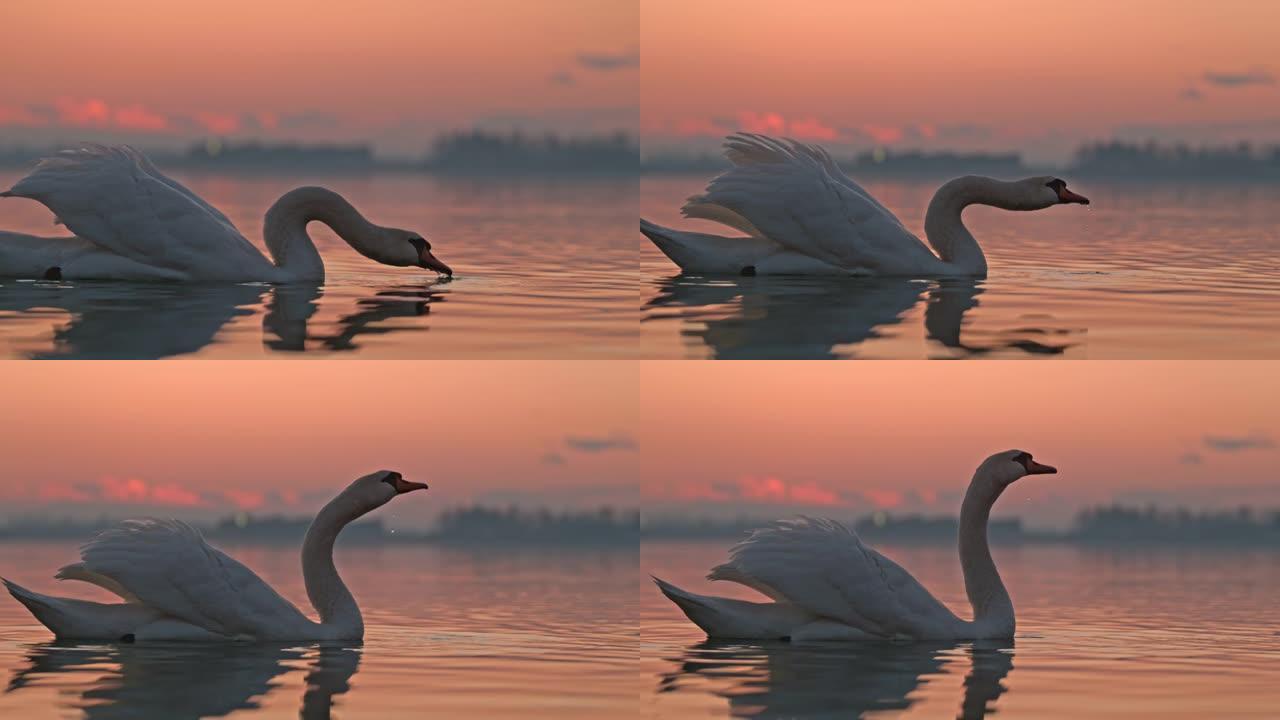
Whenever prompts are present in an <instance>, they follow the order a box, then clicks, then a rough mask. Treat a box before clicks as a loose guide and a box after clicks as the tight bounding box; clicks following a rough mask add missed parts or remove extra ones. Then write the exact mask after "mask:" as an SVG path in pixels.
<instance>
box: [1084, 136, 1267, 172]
mask: <svg viewBox="0 0 1280 720" xmlns="http://www.w3.org/2000/svg"><path fill="white" fill-rule="evenodd" d="M1070 169H1071V171H1072V172H1073V173H1079V174H1080V175H1094V176H1105V177H1137V178H1162V177H1178V178H1187V177H1190V178H1196V179H1205V180H1280V146H1277V147H1273V148H1267V149H1263V150H1258V149H1255V148H1254V147H1253V146H1252V145H1250V144H1249V143H1239V144H1237V145H1232V146H1228V147H1201V148H1193V147H1191V146H1189V145H1186V144H1182V143H1179V144H1176V145H1159V144H1157V143H1155V142H1147V143H1142V144H1138V143H1126V142H1117V141H1111V142H1100V143H1093V144H1091V145H1086V146H1084V147H1082V148H1080V149H1079V150H1077V151H1076V154H1075V159H1074V161H1073V162H1072V164H1071V168H1070Z"/></svg>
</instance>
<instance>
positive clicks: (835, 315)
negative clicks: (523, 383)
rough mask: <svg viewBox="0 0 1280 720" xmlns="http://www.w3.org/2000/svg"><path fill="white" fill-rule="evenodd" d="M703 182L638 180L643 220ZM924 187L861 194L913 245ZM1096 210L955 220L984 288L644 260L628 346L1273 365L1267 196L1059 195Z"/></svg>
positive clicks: (1274, 240)
mask: <svg viewBox="0 0 1280 720" xmlns="http://www.w3.org/2000/svg"><path fill="white" fill-rule="evenodd" d="M706 179H707V178H703V177H694V176H681V177H663V176H658V177H646V178H644V179H643V180H642V181H641V183H640V187H641V190H640V192H641V202H640V207H641V214H642V215H643V216H644V217H646V218H648V219H649V220H652V221H654V222H657V223H659V224H664V225H669V226H672V227H677V228H695V227H700V228H702V229H703V231H708V232H722V233H723V234H732V231H728V232H724V231H722V230H718V229H716V227H715V226H714V225H713V224H711V223H694V222H692V221H687V220H682V219H681V218H680V216H679V206H680V205H681V204H682V203H683V202H684V199H685V198H686V197H688V196H689V195H692V194H695V193H697V192H700V191H701V190H702V188H703V187H704V185H705V181H706ZM936 186H937V183H934V182H929V183H919V182H883V181H880V182H868V183H865V187H866V188H867V190H868V191H869V192H871V193H872V194H873V195H875V197H877V198H878V199H879V200H880V201H881V202H883V203H884V204H885V205H886V206H887V207H888V208H889V209H890V210H892V211H893V212H894V213H895V214H897V215H898V217H899V218H901V219H902V221H903V222H904V223H905V224H906V226H907V227H908V228H910V229H911V230H912V232H915V233H916V234H917V235H919V236H920V237H922V238H923V237H924V230H923V226H924V211H925V208H926V207H927V206H928V203H929V200H930V198H931V197H932V196H933V193H934V191H935V190H936ZM1072 188H1073V189H1074V190H1077V191H1079V192H1081V193H1083V194H1085V195H1087V196H1088V197H1089V198H1090V199H1091V200H1092V201H1093V204H1092V205H1090V206H1089V207H1088V208H1083V207H1080V206H1071V207H1056V208H1050V209H1048V210H1045V211H1041V212H1035V213H1009V212H1004V211H1001V210H996V209H994V208H985V207H974V208H971V209H969V210H968V211H967V212H966V213H965V222H966V224H967V225H968V227H969V228H970V229H971V230H972V231H973V234H974V236H975V237H977V238H978V240H979V242H980V243H981V244H982V246H983V249H984V250H985V251H986V254H987V261H988V264H989V266H990V276H989V277H988V278H987V280H986V281H984V282H978V283H972V282H948V283H942V284H940V283H938V282H933V281H929V282H925V281H920V282H908V281H869V280H858V279H840V278H834V279H833V278H780V277H753V278H724V277H715V278H710V277H697V276H683V275H679V274H678V270H677V268H676V267H675V265H673V264H672V263H671V262H670V261H669V260H668V259H667V258H666V257H665V256H663V255H662V254H661V253H660V252H658V250H657V249H656V248H654V247H653V246H652V244H647V247H646V248H645V249H644V251H643V252H642V260H641V265H642V268H643V271H644V276H645V278H646V284H645V288H644V291H643V294H644V297H643V300H644V304H645V309H644V324H643V328H644V329H643V331H642V342H643V344H644V346H645V348H646V349H648V350H649V351H651V352H652V353H653V354H655V355H658V356H663V357H686V358H1032V357H1034V358H1055V357H1056V358H1146V359H1157V358H1200V359H1208V358H1275V357H1280V313H1277V312H1276V311H1275V310H1276V308H1277V307H1280V202H1277V201H1276V193H1277V190H1280V188H1277V186H1274V185H1221V184H1219V185H1209V184H1190V185H1187V184H1182V185H1172V184H1170V185H1164V184H1151V183H1147V184H1142V183H1107V184H1102V183H1087V182H1073V183H1072Z"/></svg>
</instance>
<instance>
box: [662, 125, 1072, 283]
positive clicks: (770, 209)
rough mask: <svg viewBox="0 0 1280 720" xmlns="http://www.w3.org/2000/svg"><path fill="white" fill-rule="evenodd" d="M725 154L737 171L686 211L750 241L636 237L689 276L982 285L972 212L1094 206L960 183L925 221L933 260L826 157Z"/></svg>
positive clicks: (1055, 183)
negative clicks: (976, 281) (968, 211)
mask: <svg viewBox="0 0 1280 720" xmlns="http://www.w3.org/2000/svg"><path fill="white" fill-rule="evenodd" d="M725 148H726V152H725V154H726V155H727V156H728V158H729V160H730V161H731V162H732V163H733V166H734V167H733V168H732V169H730V170H728V171H727V172H725V173H723V174H721V175H720V176H718V177H716V178H715V179H713V180H712V181H711V182H710V184H708V185H707V190H706V192H705V193H704V194H702V195H695V196H694V197H691V198H689V200H688V202H686V203H685V205H684V207H683V208H682V211H683V213H684V216H685V217H690V218H701V219H705V220H714V221H716V222H719V223H723V224H725V225H728V226H729V227H731V228H734V229H735V230H739V231H741V232H744V233H746V234H747V237H738V238H728V237H721V236H718V235H707V234H704V233H693V232H682V231H679V230H672V229H670V228H664V227H661V226H659V225H655V224H653V223H651V222H648V221H646V220H643V219H641V220H640V232H642V233H644V234H645V235H646V236H648V238H649V239H650V240H652V241H653V243H654V244H655V245H657V246H658V249H659V250H661V251H662V252H663V253H664V254H666V256H667V257H669V258H671V261H672V262H674V263H675V264H676V265H679V266H680V269H681V270H683V271H685V272H691V273H708V274H735V275H736V274H745V275H878V276H905V277H921V278H922V277H986V274H987V260H986V257H985V256H984V255H983V254H982V248H981V247H979V246H978V241H977V240H975V239H974V238H973V235H972V234H970V233H969V231H968V230H967V229H966V228H965V226H964V223H962V222H961V220H960V214H961V213H962V212H963V211H964V209H965V208H966V207H968V206H969V205H992V206H995V207H998V208H1003V209H1005V210H1040V209H1043V208H1047V207H1050V206H1052V205H1059V204H1063V203H1080V204H1081V205H1088V204H1089V200H1088V198H1085V197H1084V196H1083V195H1077V194H1075V193H1073V192H1071V191H1070V190H1068V189H1067V184H1066V183H1065V182H1063V181H1062V180H1060V179H1058V178H1054V177H1033V178H1027V179H1025V180H1016V181H1013V182H1004V181H1000V180H993V179H991V178H986V177H978V176H966V177H961V178H956V179H955V180H952V181H950V182H948V183H946V184H945V185H943V186H942V187H940V188H938V192H937V193H936V194H935V195H934V196H933V200H932V201H931V202H930V203H929V210H928V212H927V213H926V214H925V220H924V231H925V236H926V237H927V238H928V239H929V244H930V245H932V246H933V250H934V251H936V252H937V254H936V255H935V254H934V252H932V251H930V250H929V248H928V247H925V244H924V243H922V242H920V239H919V238H917V237H916V236H915V235H913V234H912V233H911V231H909V230H907V228H906V227H904V226H903V224H902V222H901V221H900V220H898V218H897V217H895V216H894V214H893V213H891V212H889V210H888V209H887V208H885V206H884V205H881V204H880V203H879V202H878V201H877V200H876V199H875V198H873V197H871V195H870V194H869V193H867V191H866V190H863V189H862V188H861V187H859V186H858V184H857V183H855V182H854V181H853V180H851V179H850V178H849V176H847V175H845V174H844V172H842V171H841V170H840V168H839V167H837V166H836V163H835V161H834V160H832V159H831V155H829V154H828V153H827V151H826V150H824V149H823V148H821V147H818V146H816V145H808V144H805V143H801V142H796V141H794V140H777V139H774V138H770V137H765V136H763V135H753V134H749V133H740V134H737V135H731V136H729V137H728V138H727V139H726V140H725Z"/></svg>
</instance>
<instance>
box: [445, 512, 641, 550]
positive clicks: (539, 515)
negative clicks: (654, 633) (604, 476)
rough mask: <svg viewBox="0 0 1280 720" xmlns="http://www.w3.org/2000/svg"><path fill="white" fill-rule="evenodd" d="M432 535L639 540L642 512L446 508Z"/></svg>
mask: <svg viewBox="0 0 1280 720" xmlns="http://www.w3.org/2000/svg"><path fill="white" fill-rule="evenodd" d="M428 539H430V540H433V541H436V542H445V543H457V544H462V545H477V544H488V543H495V544H518V543H525V542H537V543H556V544H568V545H584V546H589V545H593V544H600V543H609V544H635V543H638V542H639V540H640V513H639V512H635V511H632V512H618V511H616V510H613V509H612V508H601V509H600V510H597V511H594V512H563V513H553V512H550V511H548V510H539V511H536V512H529V511H525V510H520V509H517V508H507V509H505V510H496V509H493V508H486V507H481V506H474V507H467V508H458V509H454V510H446V511H445V512H444V513H442V514H441V515H440V517H439V519H438V520H437V522H436V530H435V531H434V532H432V533H431V534H430V535H429V536H428Z"/></svg>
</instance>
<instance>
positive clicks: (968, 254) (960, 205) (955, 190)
mask: <svg viewBox="0 0 1280 720" xmlns="http://www.w3.org/2000/svg"><path fill="white" fill-rule="evenodd" d="M1001 185H1005V183H1002V182H1000V181H999V180H992V179H991V178H985V177H978V176H976V175H967V176H965V177H961V178H956V179H955V180H952V181H950V182H947V183H944V184H943V186H942V187H940V188H938V192H936V193H934V195H933V200H930V201H929V209H928V211H927V212H925V216H924V234H925V237H927V238H928V239H929V244H930V245H932V246H933V249H934V251H935V252H937V253H938V257H939V258H941V259H942V261H943V262H946V263H950V264H951V265H954V266H955V267H956V269H957V270H959V271H961V272H963V273H964V274H966V275H975V276H983V277H985V276H986V274H987V258H986V256H985V255H983V253H982V248H981V247H980V246H979V245H978V241H977V240H975V239H974V237H973V234H972V233H970V232H969V229H968V228H966V227H965V226H964V223H963V222H962V221H961V219H960V215H961V213H963V212H964V209H965V208H967V207H969V206H970V205H975V204H978V205H996V206H997V207H999V205H998V200H999V196H1000V188H999V187H998V186H1001Z"/></svg>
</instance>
